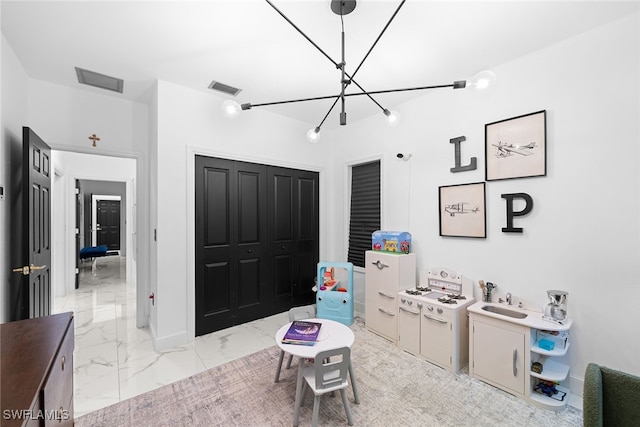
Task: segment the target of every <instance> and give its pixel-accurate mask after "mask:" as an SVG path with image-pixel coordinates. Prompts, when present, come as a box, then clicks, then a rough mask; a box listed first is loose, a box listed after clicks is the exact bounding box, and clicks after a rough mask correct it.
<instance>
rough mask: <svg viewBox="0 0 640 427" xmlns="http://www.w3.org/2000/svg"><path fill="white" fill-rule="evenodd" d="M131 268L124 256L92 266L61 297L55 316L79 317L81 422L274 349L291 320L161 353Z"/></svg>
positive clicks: (271, 320) (275, 319) (272, 320)
mask: <svg viewBox="0 0 640 427" xmlns="http://www.w3.org/2000/svg"><path fill="white" fill-rule="evenodd" d="M125 264H126V263H125V258H123V257H120V256H107V257H102V258H96V259H95V260H94V261H89V260H86V261H84V263H83V264H82V266H81V268H80V288H79V289H76V290H75V291H74V292H73V293H70V294H69V295H67V296H64V297H59V298H56V299H55V300H54V307H53V312H54V313H62V312H66V311H73V312H74V314H75V339H76V342H75V350H74V361H73V362H74V373H73V380H74V412H75V416H76V417H79V416H82V415H84V414H86V413H88V412H91V411H95V410H97V409H100V408H104V407H106V406H109V405H112V404H114V403H117V402H119V401H122V400H126V399H128V398H130V397H133V396H136V395H139V394H142V393H145V392H147V391H149V390H153V389H155V388H157V387H160V386H163V385H166V384H170V383H172V382H175V381H178V380H181V379H183V378H187V377H189V376H191V375H194V374H196V373H198V372H202V371H204V370H207V369H210V368H212V367H214V366H218V365H221V364H223V363H226V362H229V361H231V360H234V359H236V358H239V357H243V356H246V355H249V354H251V353H255V352H257V351H260V350H263V349H265V348H268V347H271V346H273V345H274V344H275V342H274V339H273V336H274V335H275V332H276V331H277V330H278V328H280V326H282V325H283V324H285V323H287V321H288V320H287V313H286V312H285V313H280V314H277V315H274V316H270V317H267V318H265V319H259V320H256V321H253V322H249V323H246V324H243V325H239V326H234V327H231V328H228V329H224V330H221V331H217V332H214V333H211V334H208V335H204V336H201V337H197V338H196V339H195V340H194V341H192V342H190V343H188V344H186V345H183V346H180V347H176V348H172V349H170V350H167V351H163V352H156V351H155V349H154V347H153V342H152V340H151V336H150V334H149V331H148V330H147V329H139V328H137V327H136V290H135V287H134V286H132V285H131V284H127V283H126V270H125Z"/></svg>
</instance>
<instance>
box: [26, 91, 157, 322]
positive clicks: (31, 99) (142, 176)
mask: <svg viewBox="0 0 640 427" xmlns="http://www.w3.org/2000/svg"><path fill="white" fill-rule="evenodd" d="M28 86H29V91H28V95H29V96H28V115H29V117H28V122H29V126H30V127H31V128H32V129H33V130H34V131H35V132H36V133H38V135H39V136H40V137H41V138H42V139H44V141H45V142H47V143H48V144H49V145H50V146H51V148H52V149H54V150H60V151H73V152H77V153H83V154H96V155H103V156H110V157H115V158H129V159H135V163H136V176H135V179H134V180H133V181H134V182H130V183H129V184H128V185H131V186H134V185H135V187H134V188H132V194H134V195H136V203H135V208H134V209H135V212H136V213H135V215H136V220H135V223H137V224H148V222H149V209H150V207H149V198H148V197H149V159H148V155H147V153H148V151H149V136H148V135H149V127H148V126H149V117H148V116H149V111H148V106H147V105H146V104H144V103H140V102H131V101H127V100H124V99H121V98H118V97H117V96H113V95H110V94H109V95H102V94H99V93H94V92H88V91H86V90H82V89H81V88H69V87H66V86H60V85H55V84H51V83H47V82H44V81H40V80H34V79H29V80H28ZM94 133H95V134H96V135H98V137H100V141H98V142H97V146H96V147H93V146H92V144H91V141H90V140H89V139H88V137H89V136H90V135H92V134H94ZM116 170H117V169H116ZM83 178H87V179H92V178H95V179H102V178H101V177H100V175H85V176H83ZM105 180H106V178H105ZM133 231H134V233H135V234H134V235H133V236H132V239H133V241H132V246H135V248H136V253H135V255H134V254H132V256H135V257H136V260H137V262H136V265H137V272H136V273H137V274H136V283H137V286H138V293H137V298H138V308H139V309H138V311H137V316H138V317H137V325H138V326H146V325H147V315H148V310H147V308H146V305H147V301H148V299H147V295H148V290H149V264H148V263H149V237H148V234H147V228H146V227H138V228H137V229H135V230H133Z"/></svg>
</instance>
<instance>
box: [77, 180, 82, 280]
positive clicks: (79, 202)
mask: <svg viewBox="0 0 640 427" xmlns="http://www.w3.org/2000/svg"><path fill="white" fill-rule="evenodd" d="M81 213H82V184H81V182H80V180H79V179H76V230H75V233H76V239H75V241H76V274H75V288H76V289H79V288H80V249H82V242H81V241H80V235H81V230H82V215H81Z"/></svg>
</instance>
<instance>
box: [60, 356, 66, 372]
mask: <svg viewBox="0 0 640 427" xmlns="http://www.w3.org/2000/svg"><path fill="white" fill-rule="evenodd" d="M66 361H67V359H66V356H62V359H61V365H62V370H63V371H64V362H66Z"/></svg>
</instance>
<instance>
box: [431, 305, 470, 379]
mask: <svg viewBox="0 0 640 427" xmlns="http://www.w3.org/2000/svg"><path fill="white" fill-rule="evenodd" d="M420 326H421V332H420V335H421V339H420V354H421V355H422V356H423V357H424V358H425V359H427V360H428V361H429V362H431V363H435V364H436V365H438V366H441V367H443V368H445V369H447V370H449V371H451V372H454V373H456V372H459V371H460V369H462V368H463V367H464V366H466V365H467V362H468V361H469V318H468V317H467V310H466V308H465V307H459V308H453V307H452V308H444V309H442V308H439V307H437V306H436V307H433V306H432V305H431V304H426V305H425V306H424V307H423V308H422V317H421V325H420Z"/></svg>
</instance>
